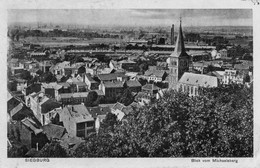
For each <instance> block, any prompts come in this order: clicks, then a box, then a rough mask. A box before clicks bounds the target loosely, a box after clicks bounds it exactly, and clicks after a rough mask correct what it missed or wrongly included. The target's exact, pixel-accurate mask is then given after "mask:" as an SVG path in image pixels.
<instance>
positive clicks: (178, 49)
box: [171, 18, 187, 57]
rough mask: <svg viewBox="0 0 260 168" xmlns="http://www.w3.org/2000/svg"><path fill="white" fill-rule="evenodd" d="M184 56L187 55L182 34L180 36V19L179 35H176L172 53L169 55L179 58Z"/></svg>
mask: <svg viewBox="0 0 260 168" xmlns="http://www.w3.org/2000/svg"><path fill="white" fill-rule="evenodd" d="M184 55H187V53H186V52H185V46H184V38H183V34H182V27H181V18H180V27H179V33H178V37H177V41H176V44H175V49H174V52H173V53H172V54H171V56H173V57H181V56H184Z"/></svg>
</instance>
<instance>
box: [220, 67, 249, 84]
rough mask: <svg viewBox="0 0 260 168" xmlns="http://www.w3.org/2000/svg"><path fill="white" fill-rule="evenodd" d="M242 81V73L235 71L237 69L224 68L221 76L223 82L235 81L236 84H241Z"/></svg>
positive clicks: (230, 82)
mask: <svg viewBox="0 0 260 168" xmlns="http://www.w3.org/2000/svg"><path fill="white" fill-rule="evenodd" d="M243 81H244V74H243V73H241V72H239V71H237V70H234V69H233V70H232V69H226V70H225V73H224V76H223V84H226V85H228V84H232V83H237V84H243Z"/></svg>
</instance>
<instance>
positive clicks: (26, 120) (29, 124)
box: [22, 118, 43, 135]
mask: <svg viewBox="0 0 260 168" xmlns="http://www.w3.org/2000/svg"><path fill="white" fill-rule="evenodd" d="M22 123H23V124H24V125H25V126H26V127H27V128H29V129H30V130H31V131H33V132H34V134H35V135H37V134H39V133H41V132H42V131H43V130H42V129H40V127H39V126H38V125H37V123H36V122H34V121H33V120H32V119H31V118H24V119H23V120H22Z"/></svg>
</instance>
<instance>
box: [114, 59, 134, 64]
mask: <svg viewBox="0 0 260 168" xmlns="http://www.w3.org/2000/svg"><path fill="white" fill-rule="evenodd" d="M118 63H119V64H126V63H127V64H135V63H136V62H134V61H131V60H122V61H119V62H118Z"/></svg>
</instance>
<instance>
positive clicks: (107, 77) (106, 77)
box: [98, 72, 127, 81]
mask: <svg viewBox="0 0 260 168" xmlns="http://www.w3.org/2000/svg"><path fill="white" fill-rule="evenodd" d="M117 77H127V76H126V75H125V73H124V72H123V73H110V74H99V75H98V78H99V79H100V80H101V81H109V80H116V79H117Z"/></svg>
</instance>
